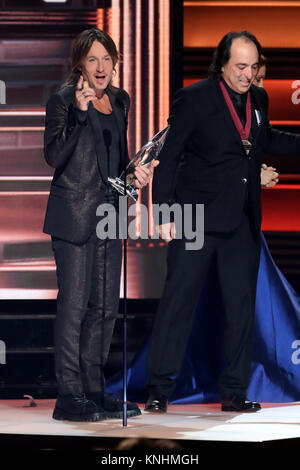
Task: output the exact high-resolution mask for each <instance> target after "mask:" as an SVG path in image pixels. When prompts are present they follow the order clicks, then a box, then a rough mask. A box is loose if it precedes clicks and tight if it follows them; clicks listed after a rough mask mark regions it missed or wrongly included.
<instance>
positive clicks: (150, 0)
mask: <svg viewBox="0 0 300 470" xmlns="http://www.w3.org/2000/svg"><path fill="white" fill-rule="evenodd" d="M154 28H155V25H154V0H148V123H149V124H148V137H149V138H151V137H152V136H153V135H154V132H155V123H154V115H155V113H154V106H155V102H154V93H155V89H154V87H155V74H154V68H155V62H154V53H155V49H154V46H155V43H154ZM148 201H149V204H148V207H149V212H148V214H149V219H148V225H149V235H150V236H152V235H153V234H154V226H153V217H152V182H151V183H150V184H149V186H148Z"/></svg>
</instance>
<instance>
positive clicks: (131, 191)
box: [108, 177, 138, 202]
mask: <svg viewBox="0 0 300 470" xmlns="http://www.w3.org/2000/svg"><path fill="white" fill-rule="evenodd" d="M108 182H109V183H110V184H111V185H112V187H113V188H115V189H116V190H117V191H118V193H119V194H121V196H124V181H122V180H121V179H120V178H110V177H109V178H108ZM126 196H127V197H130V198H131V199H132V200H133V201H134V202H136V201H137V200H138V193H137V191H136V189H135V188H134V187H133V186H131V184H126Z"/></svg>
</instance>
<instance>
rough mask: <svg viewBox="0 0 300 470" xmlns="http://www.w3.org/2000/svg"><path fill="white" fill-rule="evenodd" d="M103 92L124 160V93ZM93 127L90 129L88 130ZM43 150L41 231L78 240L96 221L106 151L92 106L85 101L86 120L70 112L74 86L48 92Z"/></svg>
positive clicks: (126, 107)
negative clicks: (50, 172) (46, 187)
mask: <svg viewBox="0 0 300 470" xmlns="http://www.w3.org/2000/svg"><path fill="white" fill-rule="evenodd" d="M108 96H109V99H110V101H111V104H112V107H113V109H114V112H115V115H116V120H117V124H118V128H119V132H120V141H121V159H120V161H121V165H120V171H121V169H123V168H124V166H125V165H126V163H127V161H128V150H127V139H126V127H127V115H128V110H129V103H130V101H129V96H128V94H127V93H126V92H125V91H124V90H121V89H118V88H113V89H112V90H111V91H108ZM93 130H94V131H93ZM44 154H45V159H46V161H47V163H48V164H49V165H50V166H52V167H54V168H55V173H54V177H53V181H52V184H51V189H50V195H49V200H48V205H47V211H46V217H45V223H44V232H45V233H48V234H50V235H52V236H55V237H57V238H61V239H63V240H67V241H70V242H72V243H75V244H82V243H84V242H86V241H87V239H88V238H89V236H90V235H91V233H92V231H93V230H95V226H96V208H97V206H98V205H99V203H100V202H101V201H102V200H103V196H104V192H105V186H106V182H107V177H108V174H107V171H108V170H107V151H106V147H105V144H104V141H103V134H102V129H101V126H100V122H99V119H98V116H97V111H96V110H95V108H94V107H93V106H92V104H91V103H90V105H89V108H88V115H87V120H86V121H85V122H84V123H80V122H79V121H78V119H77V118H76V113H75V90H74V88H73V87H70V86H68V87H65V88H62V89H61V90H59V91H58V92H57V93H55V94H54V95H52V96H51V98H50V99H49V101H48V103H47V107H46V127H45V139H44Z"/></svg>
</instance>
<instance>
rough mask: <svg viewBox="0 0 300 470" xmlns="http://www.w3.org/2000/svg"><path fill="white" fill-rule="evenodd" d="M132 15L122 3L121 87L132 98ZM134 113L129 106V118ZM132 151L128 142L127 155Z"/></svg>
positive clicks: (129, 132)
mask: <svg viewBox="0 0 300 470" xmlns="http://www.w3.org/2000/svg"><path fill="white" fill-rule="evenodd" d="M131 24H132V15H131V11H130V1H129V0H124V1H123V25H122V34H123V57H122V62H123V83H124V85H123V87H124V89H125V90H126V91H127V93H129V96H130V97H132V96H133V87H132V77H133V75H134V65H133V57H132V50H131V38H132V27H131ZM133 113H134V108H133V106H131V112H130V114H131V116H132V114H133ZM131 122H132V119H129V123H128V135H131ZM133 151H134V149H132V148H131V145H130V142H129V155H132V152H133Z"/></svg>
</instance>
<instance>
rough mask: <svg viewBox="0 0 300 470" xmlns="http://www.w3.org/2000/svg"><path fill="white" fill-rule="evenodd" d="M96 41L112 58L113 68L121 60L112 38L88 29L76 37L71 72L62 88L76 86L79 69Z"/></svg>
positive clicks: (100, 31) (94, 29) (96, 30)
mask: <svg viewBox="0 0 300 470" xmlns="http://www.w3.org/2000/svg"><path fill="white" fill-rule="evenodd" d="M94 41H98V42H100V43H101V44H102V45H103V46H104V47H105V49H106V50H107V52H108V53H109V55H110V57H111V58H112V62H113V66H114V68H115V66H116V64H117V62H118V60H119V53H118V51H117V47H116V45H115V43H114V41H113V40H112V38H111V37H110V36H109V35H108V34H107V33H106V32H105V31H102V30H101V29H97V28H91V29H86V30H84V31H82V32H81V33H80V34H79V35H78V36H76V38H75V40H74V43H73V47H72V53H71V70H70V72H69V74H68V76H67V78H66V81H65V82H64V83H63V84H62V86H61V87H62V88H63V87H65V86H67V85H70V86H76V84H77V82H78V80H79V76H80V74H81V71H80V70H79V67H80V65H81V63H82V61H83V59H84V58H85V57H86V55H87V54H88V52H89V50H90V48H91V47H92V44H93V42H94ZM109 86H111V84H109Z"/></svg>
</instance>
